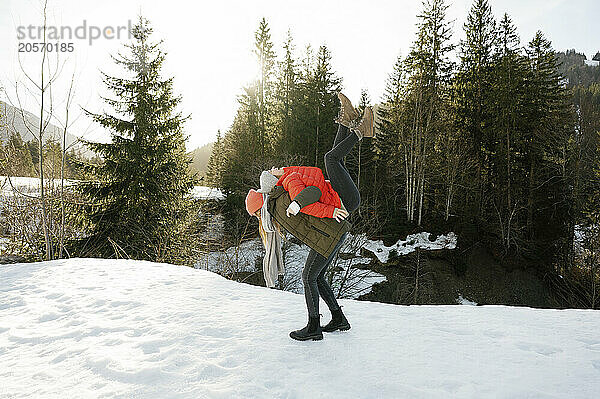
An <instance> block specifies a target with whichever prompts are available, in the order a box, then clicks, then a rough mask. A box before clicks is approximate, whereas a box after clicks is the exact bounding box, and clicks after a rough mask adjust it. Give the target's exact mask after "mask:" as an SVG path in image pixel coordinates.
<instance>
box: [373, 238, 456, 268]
mask: <svg viewBox="0 0 600 399" xmlns="http://www.w3.org/2000/svg"><path fill="white" fill-rule="evenodd" d="M430 235H431V233H427V232H421V233H416V234H410V235H408V236H407V237H406V240H402V239H400V240H398V242H397V243H395V244H394V245H392V246H391V247H386V246H385V245H384V244H383V241H382V240H378V241H372V240H367V241H366V243H365V244H364V245H363V248H365V249H367V250H369V251H371V252H373V254H375V256H377V259H379V261H380V262H381V263H386V262H387V261H388V259H389V256H390V252H392V251H396V253H397V254H398V255H407V254H409V253H411V252H414V251H415V250H416V249H417V248H420V249H426V250H433V249H454V248H456V239H457V237H456V234H454V233H453V232H450V233H448V234H445V235H440V236H438V237H437V238H436V240H435V241H431V240H430V239H429V236H430Z"/></svg>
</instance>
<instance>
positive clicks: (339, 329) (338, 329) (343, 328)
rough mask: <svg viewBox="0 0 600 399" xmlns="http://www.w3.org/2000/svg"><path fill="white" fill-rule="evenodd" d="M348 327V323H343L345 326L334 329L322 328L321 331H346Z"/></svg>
mask: <svg viewBox="0 0 600 399" xmlns="http://www.w3.org/2000/svg"><path fill="white" fill-rule="evenodd" d="M349 329H350V325H345V326H341V327H338V328H336V329H335V330H323V329H322V331H323V332H328V333H329V332H336V331H348V330H349Z"/></svg>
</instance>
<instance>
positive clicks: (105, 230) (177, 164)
mask: <svg viewBox="0 0 600 399" xmlns="http://www.w3.org/2000/svg"><path fill="white" fill-rule="evenodd" d="M151 33H152V29H151V28H150V24H149V22H148V20H146V19H145V18H143V17H140V18H139V21H138V22H137V24H136V25H135V27H134V28H133V31H132V34H133V38H134V40H133V42H132V43H130V44H126V45H125V48H126V49H127V50H128V53H126V54H122V53H119V54H118V55H117V56H113V57H112V58H113V60H114V62H115V63H116V64H117V65H118V66H120V67H122V68H123V69H124V72H125V74H124V75H123V76H110V75H108V74H106V73H102V77H103V81H104V84H105V85H106V87H107V89H108V90H109V91H110V92H112V94H113V97H112V98H104V100H105V102H106V104H107V105H109V106H110V107H111V108H112V110H113V113H108V112H103V113H92V112H89V111H86V112H87V113H88V115H90V116H91V117H92V118H93V120H94V121H96V122H98V123H99V124H100V125H102V126H103V127H104V128H106V129H108V130H109V131H110V134H111V139H112V140H111V142H110V143H92V142H87V143H86V144H87V146H88V147H89V148H90V149H91V150H92V151H94V152H96V153H97V154H99V155H100V156H101V158H102V162H101V163H99V164H91V163H88V164H86V165H85V171H86V172H87V174H88V176H89V180H88V181H87V182H85V183H82V184H81V185H80V186H79V190H80V192H81V194H82V195H83V197H84V200H85V201H84V202H85V203H86V204H87V205H86V206H85V207H84V211H85V212H84V220H83V221H84V224H85V227H86V231H87V233H88V238H87V239H86V240H85V241H86V248H88V249H89V248H91V249H92V252H93V253H97V254H99V255H101V256H108V257H112V256H117V257H130V258H135V259H148V260H163V259H168V258H169V254H170V253H172V252H173V250H176V249H177V248H174V246H175V242H176V239H177V237H176V234H177V232H178V228H180V226H181V224H182V223H183V221H184V220H185V217H186V207H187V206H188V205H189V202H188V201H189V200H188V199H187V196H188V194H189V191H190V189H191V188H192V187H193V184H194V180H195V177H194V176H191V175H190V174H189V173H190V172H189V169H188V167H189V163H190V162H191V161H190V159H189V157H188V156H187V154H186V151H185V137H184V134H183V124H184V122H185V120H186V119H187V118H188V117H185V116H182V114H181V113H180V112H178V111H177V110H176V107H177V106H178V104H179V103H180V101H181V97H180V96H175V95H174V94H173V78H166V79H165V78H163V77H161V74H160V71H161V67H162V65H163V62H164V60H165V55H166V54H165V53H164V52H163V51H162V50H161V49H160V44H161V42H158V43H153V42H151V41H150V35H151ZM90 241H91V243H90Z"/></svg>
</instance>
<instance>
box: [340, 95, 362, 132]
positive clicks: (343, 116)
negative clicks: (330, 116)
mask: <svg viewBox="0 0 600 399" xmlns="http://www.w3.org/2000/svg"><path fill="white" fill-rule="evenodd" d="M338 98H339V99H340V113H339V114H338V117H337V119H336V120H335V121H336V122H337V123H339V124H340V125H344V126H346V127H350V126H351V125H352V123H353V122H354V121H355V120H356V118H358V112H357V111H356V109H354V107H353V106H352V103H351V102H350V100H349V99H348V97H346V96H345V95H343V94H342V92H338Z"/></svg>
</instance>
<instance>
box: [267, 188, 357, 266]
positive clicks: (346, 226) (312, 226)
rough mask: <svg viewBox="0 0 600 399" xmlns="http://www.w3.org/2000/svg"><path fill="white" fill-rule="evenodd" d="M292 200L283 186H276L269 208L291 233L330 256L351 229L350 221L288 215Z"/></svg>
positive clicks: (270, 196)
mask: <svg viewBox="0 0 600 399" xmlns="http://www.w3.org/2000/svg"><path fill="white" fill-rule="evenodd" d="M291 202H292V201H291V199H290V195H289V193H288V192H287V191H286V190H285V189H284V188H283V186H275V187H274V188H273V189H272V190H271V192H270V193H269V199H268V203H267V210H268V211H269V213H270V214H271V216H272V217H273V218H274V219H275V220H276V221H277V223H279V225H280V226H281V227H283V228H284V229H285V230H287V231H288V232H289V233H290V234H292V235H293V236H294V237H296V238H297V239H299V240H300V241H302V242H303V243H305V244H306V245H308V246H309V247H310V248H312V249H314V250H315V251H317V252H318V253H319V254H321V255H323V256H324V257H325V258H329V255H331V252H332V251H333V249H334V248H335V245H336V244H337V243H338V241H339V240H340V239H341V238H342V235H343V234H344V233H346V232H348V231H350V227H351V226H352V225H351V224H350V222H348V221H347V220H342V221H341V222H338V221H337V220H335V219H333V218H319V217H316V216H312V215H307V214H306V213H302V212H298V214H296V215H294V216H290V217H288V216H287V215H286V210H287V208H288V206H289V205H290V203H291Z"/></svg>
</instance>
